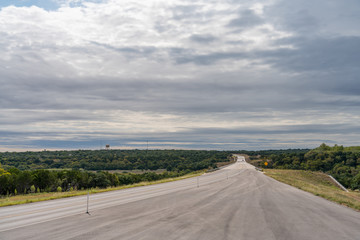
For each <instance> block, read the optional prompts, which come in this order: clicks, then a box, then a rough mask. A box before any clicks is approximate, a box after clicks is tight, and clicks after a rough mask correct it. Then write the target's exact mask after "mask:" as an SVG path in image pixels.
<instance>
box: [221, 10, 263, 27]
mask: <svg viewBox="0 0 360 240" xmlns="http://www.w3.org/2000/svg"><path fill="white" fill-rule="evenodd" d="M262 23H264V21H263V20H262V19H261V18H260V17H259V16H257V15H256V14H255V13H254V12H253V11H251V10H242V11H240V12H239V13H238V17H237V18H235V19H233V20H231V21H230V22H229V23H228V24H227V26H228V27H232V28H238V29H242V30H244V29H247V28H251V27H255V26H257V25H260V24H262Z"/></svg>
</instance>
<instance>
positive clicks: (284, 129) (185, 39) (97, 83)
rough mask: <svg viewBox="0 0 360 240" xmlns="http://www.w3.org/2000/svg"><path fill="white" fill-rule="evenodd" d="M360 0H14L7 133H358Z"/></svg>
mask: <svg viewBox="0 0 360 240" xmlns="http://www.w3.org/2000/svg"><path fill="white" fill-rule="evenodd" d="M359 8H360V6H359V3H358V2H357V1H352V0H349V1H347V4H343V3H340V2H336V1H325V0H321V1H319V2H311V3H310V2H307V1H305V2H304V1H300V0H295V1H276V2H274V3H270V2H268V1H244V2H241V3H239V2H238V1H225V2H224V1H202V0H201V1H196V2H195V3H193V2H192V1H184V2H183V4H182V5H178V4H175V3H171V2H168V1H161V2H157V3H156V4H154V3H152V2H141V3H138V5H136V4H135V5H134V3H133V2H132V1H124V2H122V4H119V3H117V2H116V1H109V2H103V3H101V4H100V3H99V4H98V5H96V4H94V5H88V6H85V5H79V6H78V8H76V9H71V8H67V7H64V8H62V11H56V10H54V11H52V12H47V11H45V10H42V9H40V8H21V9H20V8H13V7H11V8H2V9H1V12H0V21H1V22H3V23H4V24H2V25H1V26H0V49H1V50H2V55H1V56H0V85H1V88H0V134H1V136H2V142H1V144H2V145H4V146H5V145H6V146H10V147H9V148H16V146H20V145H21V146H22V147H26V148H31V147H32V146H33V147H35V148H40V149H41V148H43V147H46V148H62V147H63V148H71V146H76V147H75V148H92V147H93V148H97V147H98V145H99V142H101V141H108V142H111V145H113V146H116V145H121V146H126V147H131V146H132V145H131V144H132V143H133V146H136V147H138V146H139V145H141V142H143V141H146V140H152V141H154V142H156V144H155V143H154V146H160V147H161V146H162V147H178V146H182V147H184V148H211V149H213V148H215V149H216V148H217V149H223V148H228V149H239V148H242V149H247V148H249V149H256V148H257V149H259V148H284V147H309V146H316V144H320V143H321V142H322V141H324V142H327V143H333V142H336V141H338V144H348V145H350V144H354V145H356V144H357V143H358V142H359V139H358V137H357V135H358V130H357V129H359V126H358V119H359V114H360V112H359V109H358V106H359V104H360V97H359V96H360V88H359V84H358V82H359V81H358V76H359V74H360V72H359V67H358V62H360V57H359V56H360V32H359V30H358V27H357V26H358V23H359V22H360V18H359V16H358V14H356V13H357V10H358V9H359ZM106 9H107V10H109V11H110V10H111V11H110V12H111V13H113V14H112V15H111V16H109V14H107V13H106V12H107V11H105V10H106ZM239 9H240V10H239ZM337 9H339V11H337ZM340 10H341V11H340ZM77 11H78V12H77ZM340 12H341V13H340ZM75 13H76V14H75ZM135 143H136V144H135ZM170 143H178V145H176V144H173V145H171V144H170Z"/></svg>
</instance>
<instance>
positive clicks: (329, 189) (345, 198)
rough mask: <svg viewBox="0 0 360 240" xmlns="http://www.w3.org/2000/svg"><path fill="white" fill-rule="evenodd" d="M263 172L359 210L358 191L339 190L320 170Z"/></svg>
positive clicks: (359, 197)
mask: <svg viewBox="0 0 360 240" xmlns="http://www.w3.org/2000/svg"><path fill="white" fill-rule="evenodd" d="M264 173H265V174H266V175H267V176H269V177H272V178H274V179H276V180H278V181H280V182H283V183H286V184H289V185H291V186H294V187H296V188H299V189H302V190H304V191H307V192H310V193H312V194H314V195H316V196H320V197H322V198H325V199H328V200H330V201H333V202H337V203H339V204H342V205H345V206H348V207H351V208H353V209H356V210H358V211H360V192H359V191H350V192H345V191H343V190H341V189H340V188H339V187H338V186H336V185H335V183H334V182H333V181H332V180H331V178H330V177H329V176H327V175H326V174H324V173H322V172H313V171H305V170H284V169H266V170H265V171H264Z"/></svg>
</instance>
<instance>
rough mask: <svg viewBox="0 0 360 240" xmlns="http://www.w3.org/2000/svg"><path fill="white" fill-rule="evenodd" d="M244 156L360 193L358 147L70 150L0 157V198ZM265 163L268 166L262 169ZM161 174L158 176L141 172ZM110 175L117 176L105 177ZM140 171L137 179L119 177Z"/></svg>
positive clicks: (170, 173) (102, 184)
mask: <svg viewBox="0 0 360 240" xmlns="http://www.w3.org/2000/svg"><path fill="white" fill-rule="evenodd" d="M233 154H246V155H249V156H250V159H253V160H256V161H254V162H255V164H256V165H257V166H259V167H267V168H277V169H300V170H309V171H322V172H326V173H328V174H331V175H332V176H334V177H335V178H336V179H337V180H338V181H340V182H341V183H342V184H343V185H344V186H345V187H346V188H351V189H354V190H355V189H360V147H343V146H338V145H335V146H333V147H330V146H327V145H325V144H322V145H321V146H320V147H318V148H315V149H286V150H262V151H245V150H242V151H206V150H75V151H41V152H1V153H0V195H12V194H20V193H21V194H24V193H25V194H27V193H33V192H55V191H70V190H75V189H88V188H96V187H98V188H107V187H116V186H119V185H126V184H133V183H137V182H140V181H153V180H160V179H164V178H170V177H177V176H182V175H184V174H187V173H190V172H194V171H198V170H204V169H216V168H217V167H218V166H219V165H222V164H226V163H229V162H230V161H231V160H233V158H232V155H233ZM265 162H268V166H265V165H264V163H265ZM159 169H162V170H164V171H163V172H161V173H156V172H141V170H159ZM110 170H119V171H117V172H116V173H110V172H108V171H110ZM130 170H140V173H139V174H134V173H128V172H121V171H130Z"/></svg>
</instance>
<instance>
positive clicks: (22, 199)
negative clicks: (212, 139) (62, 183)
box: [0, 171, 205, 207]
mask: <svg viewBox="0 0 360 240" xmlns="http://www.w3.org/2000/svg"><path fill="white" fill-rule="evenodd" d="M204 172H205V171H198V172H193V173H189V174H186V175H184V176H181V177H176V178H167V179H162V180H158V181H151V182H140V183H135V184H131V185H123V186H119V187H110V188H106V189H99V188H95V189H90V190H78V191H71V192H51V193H32V194H26V195H16V196H9V197H3V198H0V207H5V206H12V205H19V204H25V203H33V202H41V201H47V200H53V199H59V198H68V197H74V196H81V195H86V194H87V193H88V192H90V194H95V193H101V192H108V191H115V190H121V189H125V188H133V187H140V186H148V185H153V184H159V183H165V182H173V181H177V180H182V179H186V178H191V177H196V176H200V175H202V174H204Z"/></svg>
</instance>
